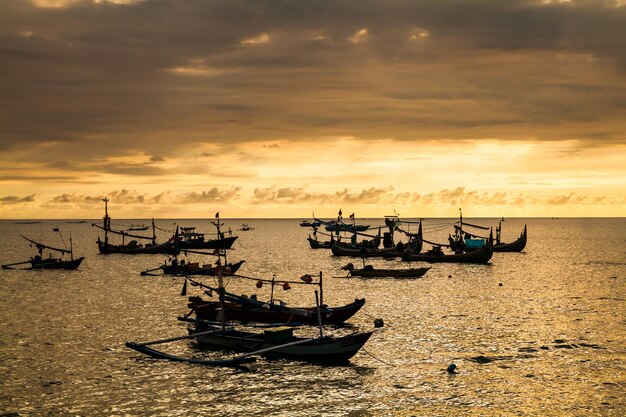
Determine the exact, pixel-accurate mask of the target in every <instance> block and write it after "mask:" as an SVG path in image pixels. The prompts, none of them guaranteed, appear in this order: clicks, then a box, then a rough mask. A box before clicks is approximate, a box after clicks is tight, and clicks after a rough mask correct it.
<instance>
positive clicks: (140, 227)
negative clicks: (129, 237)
mask: <svg viewBox="0 0 626 417" xmlns="http://www.w3.org/2000/svg"><path fill="white" fill-rule="evenodd" d="M126 230H128V231H129V232H141V231H144V230H148V226H146V225H145V224H131V225H130V226H129V227H128V229H126Z"/></svg>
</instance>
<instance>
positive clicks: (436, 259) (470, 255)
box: [402, 245, 493, 264]
mask: <svg viewBox="0 0 626 417" xmlns="http://www.w3.org/2000/svg"><path fill="white" fill-rule="evenodd" d="M492 256H493V249H492V247H491V245H485V246H483V247H482V248H480V249H477V250H474V251H471V252H465V253H458V254H456V253H455V254H450V255H445V254H441V255H435V254H429V253H407V254H404V255H403V256H402V260H403V261H410V262H430V263H474V264H486V263H489V260H491V257H492Z"/></svg>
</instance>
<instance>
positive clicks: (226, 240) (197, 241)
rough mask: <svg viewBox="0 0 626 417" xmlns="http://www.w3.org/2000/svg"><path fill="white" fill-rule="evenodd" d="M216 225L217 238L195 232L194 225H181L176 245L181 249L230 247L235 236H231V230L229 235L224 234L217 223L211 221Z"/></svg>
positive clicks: (235, 238)
mask: <svg viewBox="0 0 626 417" xmlns="http://www.w3.org/2000/svg"><path fill="white" fill-rule="evenodd" d="M213 224H214V225H216V226H217V234H216V236H217V239H208V238H206V233H198V232H196V228H195V227H181V228H180V234H179V242H178V246H179V247H180V248H181V249H183V250H184V249H230V248H232V246H233V243H235V240H237V236H232V232H230V231H229V234H230V236H226V235H225V234H224V233H223V232H222V231H221V230H220V226H221V225H223V223H222V224H220V223H219V219H218V223H213Z"/></svg>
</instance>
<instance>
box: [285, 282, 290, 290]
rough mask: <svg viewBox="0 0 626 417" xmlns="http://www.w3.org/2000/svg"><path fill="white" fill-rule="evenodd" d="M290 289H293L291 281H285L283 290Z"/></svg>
mask: <svg viewBox="0 0 626 417" xmlns="http://www.w3.org/2000/svg"><path fill="white" fill-rule="evenodd" d="M289 289H291V285H289V283H288V282H285V283H284V284H283V290H284V291H287V290H289Z"/></svg>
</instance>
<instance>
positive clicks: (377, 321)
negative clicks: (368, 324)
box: [374, 319, 385, 327]
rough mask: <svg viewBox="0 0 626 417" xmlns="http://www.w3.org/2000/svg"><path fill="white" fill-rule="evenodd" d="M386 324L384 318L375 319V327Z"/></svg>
mask: <svg viewBox="0 0 626 417" xmlns="http://www.w3.org/2000/svg"><path fill="white" fill-rule="evenodd" d="M384 325H385V322H384V321H383V319H376V320H374V327H383V326H384Z"/></svg>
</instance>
